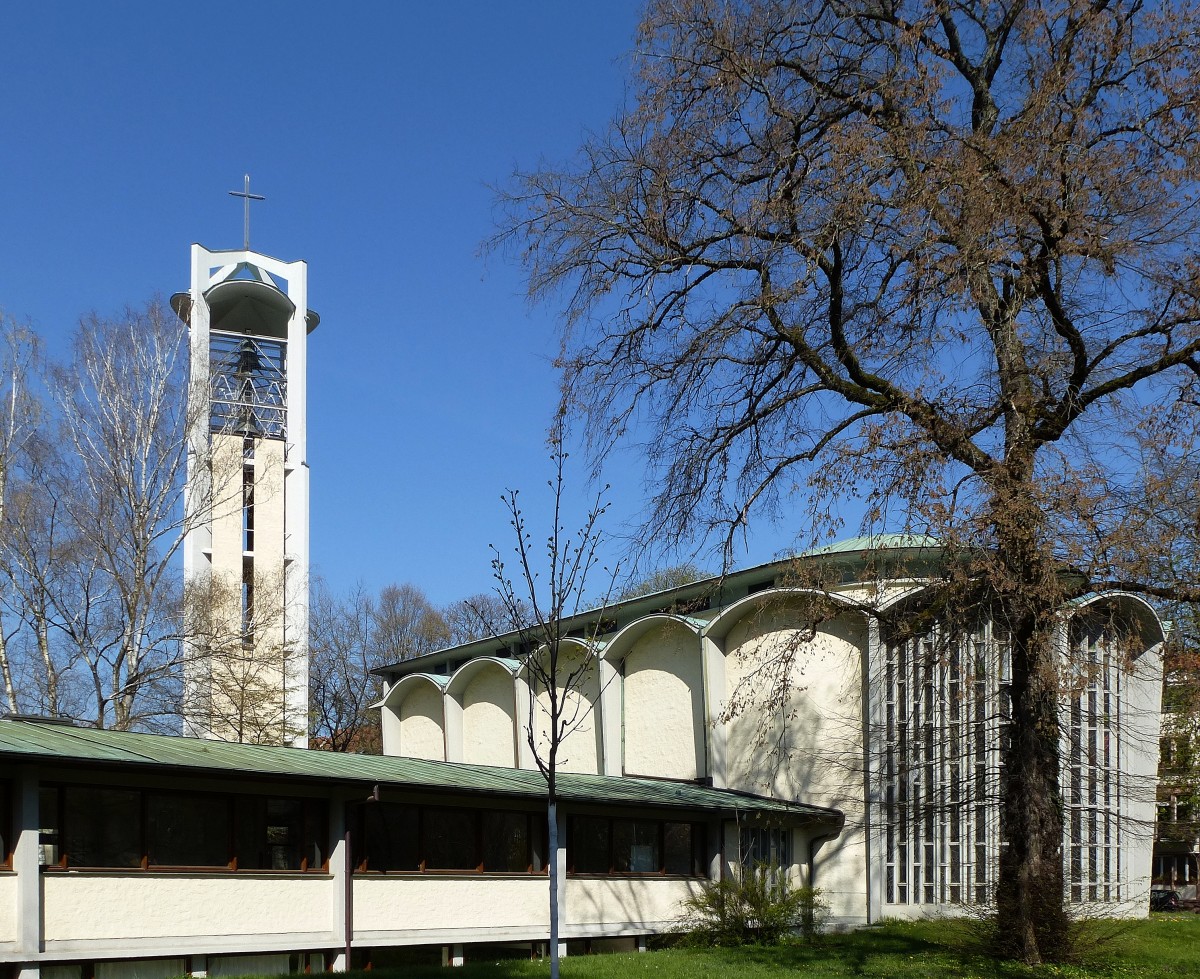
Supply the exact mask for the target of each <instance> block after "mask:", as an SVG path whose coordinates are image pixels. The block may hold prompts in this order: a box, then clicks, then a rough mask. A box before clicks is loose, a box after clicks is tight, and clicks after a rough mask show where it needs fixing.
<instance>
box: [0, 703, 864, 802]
mask: <svg viewBox="0 0 1200 979" xmlns="http://www.w3.org/2000/svg"><path fill="white" fill-rule="evenodd" d="M0 759H3V760H4V761H6V762H8V763H10V764H13V763H21V762H27V763H35V762H55V763H60V764H82V765H96V766H104V767H114V768H125V769H139V770H143V771H146V772H151V771H155V772H171V771H175V772H178V771H188V772H193V773H200V772H202V773H207V774H210V775H242V776H246V775H249V776H259V777H263V778H272V779H278V778H283V779H295V780H317V781H322V782H327V783H329V782H332V783H342V784H346V783H365V784H370V785H380V786H392V787H394V788H402V789H409V790H419V791H426V792H429V791H439V792H448V793H466V794H484V795H496V796H506V797H509V798H523V799H539V798H544V797H545V795H546V784H545V782H544V781H543V780H542V776H541V774H540V773H538V772H536V771H527V770H522V769H513V768H495V767H492V766H488V765H465V764H459V763H455V762H443V761H425V760H422V759H418V758H394V757H388V756H384V755H354V754H343V753H340V752H333V751H315V750H309V749H303V748H275V747H267V746H262V745H247V744H231V743H228V742H225V741H208V740H201V739H199V738H182V737H168V736H165V735H160V734H132V733H128V732H124V731H101V730H97V729H95V728H79V727H74V726H71V725H65V724H57V723H48V722H45V721H33V720H16V719H11V720H0ZM558 795H559V798H560V799H561V800H563V801H566V802H575V803H587V804H595V805H610V806H641V807H656V808H667V809H688V810H692V811H707V812H711V813H714V814H721V815H735V814H736V815H747V816H749V815H761V816H774V817H785V816H786V817H791V818H801V819H805V818H806V819H811V820H817V821H821V822H837V823H839V824H840V822H841V820H842V814H841V812H840V811H838V810H836V809H828V808H825V807H823V806H812V805H808V804H806V803H802V802H789V801H786V800H781V799H768V798H765V797H763V796H756V795H750V794H746V793H741V792H734V791H731V790H728V789H714V788H710V787H708V786H704V785H699V784H697V783H694V782H675V781H667V780H663V779H649V778H632V777H628V776H625V777H613V776H605V775H575V774H567V773H560V774H559V776H558Z"/></svg>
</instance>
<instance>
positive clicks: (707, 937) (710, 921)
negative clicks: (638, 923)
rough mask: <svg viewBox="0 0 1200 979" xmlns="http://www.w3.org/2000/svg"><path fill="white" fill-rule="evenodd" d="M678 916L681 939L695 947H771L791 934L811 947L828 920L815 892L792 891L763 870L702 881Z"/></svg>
mask: <svg viewBox="0 0 1200 979" xmlns="http://www.w3.org/2000/svg"><path fill="white" fill-rule="evenodd" d="M683 911H684V925H683V927H684V931H685V932H686V937H687V939H688V941H689V942H691V943H694V944H697V945H751V944H762V945H775V944H778V943H779V942H780V941H781V940H782V939H784V938H786V937H788V936H789V935H793V934H798V935H800V936H801V937H802V938H803V939H804V940H805V941H813V940H814V939H815V938H816V937H817V936H818V935H820V933H821V932H822V931H823V930H824V927H825V923H826V920H827V919H828V916H829V906H828V905H827V904H826V903H825V902H824V901H822V900H821V892H820V891H819V890H815V889H813V888H811V887H793V886H792V885H791V883H790V882H789V881H788V878H787V874H786V873H784V872H783V871H782V870H780V869H779V868H776V867H766V866H758V867H755V868H753V869H750V870H746V871H744V872H743V873H742V874H740V875H738V876H735V877H729V878H726V879H724V880H708V881H705V882H704V884H703V885H702V886H701V890H700V893H699V894H697V895H696V896H695V897H692V898H689V899H688V900H687V901H684V903H683Z"/></svg>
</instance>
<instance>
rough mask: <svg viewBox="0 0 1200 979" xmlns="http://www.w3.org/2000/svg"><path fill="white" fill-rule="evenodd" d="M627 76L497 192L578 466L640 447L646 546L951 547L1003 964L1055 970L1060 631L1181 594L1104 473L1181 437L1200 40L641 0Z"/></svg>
mask: <svg viewBox="0 0 1200 979" xmlns="http://www.w3.org/2000/svg"><path fill="white" fill-rule="evenodd" d="M638 54H639V60H638V62H637V65H638V68H637V76H636V83H635V86H636V87H635V90H634V104H633V105H632V107H631V108H630V109H628V110H627V111H625V112H623V113H621V114H620V115H619V116H618V117H617V118H616V119H615V121H614V122H613V124H612V126H611V127H610V128H609V130H608V131H606V132H604V133H603V134H601V135H599V136H596V137H593V138H591V139H589V140H588V141H587V142H586V144H585V145H584V147H583V150H582V153H581V154H580V157H579V159H578V160H577V162H575V163H574V164H572V165H570V166H568V167H566V168H562V169H543V170H541V171H538V172H533V173H529V174H525V175H522V176H520V177H519V178H518V181H517V184H516V187H515V189H514V190H513V191H512V192H511V193H510V194H509V195H508V197H507V204H508V206H509V209H510V216H511V225H510V230H509V231H508V232H506V233H505V234H504V235H502V236H501V238H500V239H499V240H500V241H507V242H511V243H512V244H514V245H516V246H518V247H519V248H521V249H522V255H523V257H524V260H525V261H526V262H527V265H528V270H529V284H530V290H531V292H532V294H533V295H534V296H537V297H550V296H555V295H564V294H565V296H566V306H567V313H568V318H567V324H568V325H567V328H566V330H565V333H564V347H563V354H562V358H561V363H562V366H563V370H564V374H563V390H564V392H565V393H564V400H565V403H566V404H568V405H569V406H571V407H572V408H578V409H580V410H582V411H583V412H584V413H585V415H586V417H587V419H588V421H589V426H590V428H589V430H590V432H591V434H592V437H593V440H594V442H593V444H594V445H595V446H596V448H597V450H598V451H599V452H600V453H603V452H604V451H605V450H606V449H607V448H609V447H611V446H612V445H613V444H614V443H615V442H616V441H618V440H619V439H620V438H621V436H623V435H624V434H625V433H626V432H627V431H631V430H632V431H635V432H637V431H640V432H643V433H644V434H645V435H646V443H647V447H648V454H649V458H650V463H651V467H652V470H653V476H654V478H655V479H656V480H657V483H656V485H658V486H659V487H660V491H659V492H658V495H657V497H656V505H655V509H654V511H653V521H652V524H653V528H654V530H655V531H656V532H657V533H659V534H662V535H670V536H671V537H672V538H674V539H688V538H689V537H691V536H693V535H696V534H705V533H710V532H716V533H720V534H722V535H723V536H724V539H725V541H726V543H727V544H731V543H732V541H733V540H734V539H735V535H736V534H737V533H738V531H739V529H740V528H742V527H744V526H745V525H746V524H747V522H748V521H749V519H750V517H751V515H752V514H761V513H764V512H766V513H770V512H771V511H772V510H777V509H778V508H779V507H780V506H781V504H782V503H783V502H784V501H786V500H790V498H791V496H790V494H791V493H792V491H793V489H796V488H799V489H800V490H801V491H802V493H801V495H802V497H803V498H805V499H806V502H807V506H808V512H809V514H810V516H811V517H812V520H813V526H814V527H816V528H817V534H816V535H817V536H819V535H820V533H821V532H823V531H827V530H831V529H833V528H835V527H836V526H837V525H838V524H839V521H840V520H842V519H844V518H845V517H846V516H847V512H846V507H845V502H846V500H847V498H850V499H851V500H854V501H856V502H857V501H859V500H861V504H862V509H863V511H864V513H865V515H864V517H863V520H862V523H863V527H864V530H866V531H868V532H869V531H873V530H875V529H905V530H912V531H917V532H923V533H930V534H933V535H935V536H937V537H938V538H940V539H941V540H942V541H943V542H944V543H945V545H946V546H947V547H948V548H950V549H951V550H954V551H957V552H958V553H959V554H961V555H962V561H961V562H960V563H954V562H951V563H952V564H953V565H954V569H955V570H954V572H953V577H954V580H953V581H952V582H950V586H951V587H950V590H948V591H946V592H945V594H947V595H953V600H954V603H955V604H956V605H957V606H958V607H959V608H972V607H980V606H987V607H988V608H989V609H990V610H991V612H992V615H993V617H994V618H995V619H996V620H997V621H999V622H1001V623H1002V624H1003V626H1004V628H1005V630H1006V633H1007V641H1008V643H1009V647H1010V649H1011V657H1012V684H1011V717H1012V720H1011V727H1010V732H1011V739H1010V742H1009V744H1008V746H1007V748H1006V751H1005V756H1004V769H1005V772H1006V776H1007V777H1006V780H1005V785H1006V789H1005V792H1006V795H1005V799H1004V802H1003V806H1002V817H1003V822H1004V827H1005V829H1004V832H1005V837H1006V845H1005V847H1004V848H1003V850H1002V857H1001V868H1000V882H999V886H998V890H997V893H996V900H997V908H998V913H999V915H1000V918H1001V920H1002V922H1003V924H1004V928H1003V929H1002V937H1003V938H1004V940H1005V943H1004V945H1003V947H1002V948H1000V951H1001V952H1003V953H1007V954H1012V955H1015V956H1017V957H1019V958H1022V959H1024V960H1026V961H1028V962H1038V961H1042V960H1045V959H1049V958H1055V957H1059V956H1061V955H1063V954H1064V953H1065V951H1066V950H1067V949H1068V947H1069V945H1068V942H1067V940H1066V935H1067V928H1068V921H1067V914H1066V910H1065V907H1064V888H1063V864H1062V850H1061V846H1062V839H1063V820H1062V806H1063V803H1062V795H1061V792H1060V785H1059V771H1060V762H1061V758H1060V731H1059V724H1058V711H1059V705H1060V699H1061V695H1062V693H1063V691H1062V689H1061V688H1060V680H1061V677H1062V675H1063V674H1062V671H1061V670H1060V665H1061V664H1060V661H1059V656H1060V653H1059V651H1058V650H1057V649H1056V647H1055V644H1054V641H1053V637H1054V634H1055V630H1056V628H1057V623H1058V615H1059V611H1060V609H1061V607H1062V605H1063V602H1064V601H1065V600H1067V599H1069V598H1071V597H1073V596H1074V595H1076V594H1078V593H1080V592H1081V591H1083V590H1086V589H1089V588H1092V587H1095V586H1097V585H1098V584H1099V585H1103V584H1117V585H1119V586H1120V587H1123V588H1128V589H1133V590H1138V591H1141V592H1143V593H1147V594H1159V595H1162V594H1176V595H1178V594H1179V593H1180V592H1181V591H1190V593H1191V594H1192V595H1194V594H1195V582H1194V581H1192V582H1182V583H1179V582H1174V583H1173V582H1163V581H1161V580H1159V579H1158V578H1157V577H1156V572H1157V570H1159V569H1158V568H1156V566H1155V565H1153V564H1152V563H1151V561H1150V557H1151V554H1150V553H1149V552H1150V551H1152V550H1154V549H1156V548H1161V546H1162V543H1163V542H1162V539H1161V538H1160V537H1155V536H1139V535H1138V534H1137V533H1136V532H1130V530H1131V527H1133V528H1135V529H1136V526H1137V525H1136V522H1135V521H1129V520H1127V518H1128V517H1129V515H1130V508H1129V507H1127V506H1124V505H1121V501H1122V500H1128V499H1130V498H1141V499H1143V502H1145V498H1146V497H1148V496H1153V494H1154V493H1155V492H1156V487H1155V486H1154V485H1153V483H1152V482H1150V481H1142V480H1140V479H1139V478H1138V474H1137V473H1131V472H1130V471H1129V470H1128V469H1127V468H1126V467H1124V466H1123V465H1121V459H1122V455H1121V451H1120V450H1121V449H1122V447H1126V448H1128V447H1130V446H1131V445H1132V444H1133V443H1134V442H1136V441H1137V440H1138V439H1139V438H1141V437H1143V436H1145V437H1148V438H1150V439H1151V440H1153V441H1154V442H1157V443H1159V444H1165V445H1169V446H1170V447H1171V450H1172V453H1173V454H1175V455H1176V456H1177V457H1179V458H1187V457H1188V453H1189V452H1191V451H1193V450H1194V448H1195V445H1194V443H1195V439H1196V427H1197V426H1196V417H1197V404H1198V403H1200V396H1198V392H1200V277H1198V275H1197V271H1198V267H1197V263H1196V259H1195V254H1196V253H1197V250H1198V249H1197V245H1198V244H1200V226H1198V220H1200V212H1198V211H1197V209H1196V207H1195V205H1194V202H1193V197H1194V186H1195V181H1196V177H1197V173H1198V166H1197V165H1198V163H1200V159H1198V156H1197V155H1198V154H1200V117H1198V116H1197V114H1196V113H1195V112H1194V108H1193V106H1194V99H1195V81H1194V80H1195V78H1196V77H1197V75H1198V73H1200V17H1198V15H1197V13H1196V12H1195V10H1193V8H1191V7H1190V6H1186V5H1178V4H1170V5H1157V6H1152V7H1148V6H1144V5H1142V4H1141V3H1138V2H1136V0H1129V2H1120V0H1118V2H1114V3H1088V2H1085V0H1063V2H1060V3H1050V2H1048V0H1029V2H1015V3H1010V4H1001V5H987V6H983V7H981V6H979V5H978V4H970V3H965V2H962V3H960V2H949V3H941V2H931V0H912V2H885V3H872V4H844V3H838V2H821V3H816V4H811V5H799V6H798V5H796V4H793V3H788V2H784V0H746V2H741V3H725V2H719V0H682V2H676V0H654V2H651V4H650V6H649V9H648V12H647V14H646V17H645V20H644V21H643V24H642V28H641V33H640V42H639V51H638ZM647 425H648V426H649V428H648V429H647V428H646V427H645V426H647ZM1192 457H1193V458H1194V456H1192ZM1146 509H1153V502H1152V501H1150V503H1149V504H1147V506H1146ZM851 515H853V511H851ZM1064 568H1072V569H1074V570H1075V571H1077V572H1078V573H1077V574H1070V575H1068V574H1064V573H1063V569H1064ZM1068 673H1069V671H1068Z"/></svg>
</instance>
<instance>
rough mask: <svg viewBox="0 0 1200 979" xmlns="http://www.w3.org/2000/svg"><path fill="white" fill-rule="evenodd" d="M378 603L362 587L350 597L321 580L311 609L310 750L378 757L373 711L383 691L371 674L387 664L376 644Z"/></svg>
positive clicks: (379, 746)
mask: <svg viewBox="0 0 1200 979" xmlns="http://www.w3.org/2000/svg"><path fill="white" fill-rule="evenodd" d="M374 623H375V603H374V601H373V600H372V599H371V596H370V595H369V594H367V592H366V590H365V589H364V588H363V586H362V585H361V584H360V585H356V586H355V587H354V588H352V589H351V590H350V591H349V592H348V593H347V594H346V595H344V596H338V595H335V594H334V593H333V592H331V591H330V589H329V586H328V585H327V584H326V583H325V582H324V581H317V582H316V585H315V587H314V589H313V597H312V604H311V605H310V607H309V639H308V646H309V655H310V663H309V669H308V689H309V693H308V700H309V711H310V714H311V718H310V729H311V730H310V733H311V735H312V743H311V746H312V747H314V748H327V749H328V750H330V751H359V752H364V753H367V754H379V753H380V752H381V751H382V738H381V734H380V729H379V718H378V716H377V715H376V714H375V712H374V711H372V710H371V706H372V704H374V703H375V702H376V701H377V700H378V699H379V695H380V693H381V686H380V680H379V678H378V677H377V676H375V675H374V674H372V672H371V671H372V670H374V669H375V668H377V667H380V666H384V665H385V664H386V663H387V662H388V660H387V658H386V657H384V656H382V655H381V654H380V650H379V649H378V647H377V646H376V645H375V643H374V641H373V636H374Z"/></svg>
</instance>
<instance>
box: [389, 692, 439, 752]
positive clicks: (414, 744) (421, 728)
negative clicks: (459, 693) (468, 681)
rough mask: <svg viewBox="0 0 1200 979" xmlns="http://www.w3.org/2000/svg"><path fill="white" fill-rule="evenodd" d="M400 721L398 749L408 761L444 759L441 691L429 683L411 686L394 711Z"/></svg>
mask: <svg viewBox="0 0 1200 979" xmlns="http://www.w3.org/2000/svg"><path fill="white" fill-rule="evenodd" d="M395 710H396V714H397V716H398V717H399V719H400V724H399V733H400V750H399V751H398V752H397V754H400V755H404V756H406V757H408V758H428V759H431V760H434V761H445V759H446V737H445V733H444V730H443V724H444V723H445V721H444V716H443V712H442V692H441V691H440V690H438V689H437V687H435V686H434V685H433V684H432V683H430V682H428V681H424V682H420V683H414V684H412V685H411V686H410V687H409V688H408V689H407V690H406V691H405V692H404V696H403V699H402V700H401V701H400V703H399V704H398V705H397V706H396V708H395Z"/></svg>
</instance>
